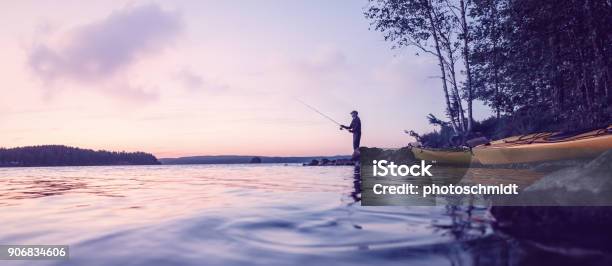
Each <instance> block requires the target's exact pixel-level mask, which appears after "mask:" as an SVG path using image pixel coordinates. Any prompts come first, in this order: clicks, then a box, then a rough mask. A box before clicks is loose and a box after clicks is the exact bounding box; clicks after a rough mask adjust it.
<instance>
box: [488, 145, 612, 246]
mask: <svg viewBox="0 0 612 266" xmlns="http://www.w3.org/2000/svg"><path fill="white" fill-rule="evenodd" d="M519 198H520V199H518V200H519V201H522V202H523V203H524V204H528V205H538V204H539V205H549V206H494V207H492V208H491V214H492V215H493V216H494V217H495V219H496V221H497V222H496V227H497V228H498V229H500V230H502V231H504V232H506V233H508V234H511V235H514V236H517V237H520V238H527V239H533V240H538V241H541V242H547V243H554V244H559V243H564V242H567V243H571V244H572V245H575V246H583V247H590V248H599V249H607V250H610V249H612V245H610V244H609V240H610V236H612V151H608V152H606V153H604V154H602V155H601V156H599V157H598V158H596V159H594V160H593V161H591V162H589V163H588V164H586V165H584V166H580V167H571V168H566V169H563V170H559V171H556V172H553V173H551V174H549V175H547V176H545V177H543V178H542V179H540V180H538V181H537V182H535V183H534V184H533V185H531V186H530V187H528V188H526V189H525V190H524V191H523V192H522V193H521V195H520V196H519Z"/></svg>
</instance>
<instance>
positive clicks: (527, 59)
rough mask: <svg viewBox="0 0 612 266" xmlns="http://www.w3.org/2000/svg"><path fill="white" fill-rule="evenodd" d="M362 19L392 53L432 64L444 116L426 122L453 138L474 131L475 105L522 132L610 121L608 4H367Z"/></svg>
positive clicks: (375, 0)
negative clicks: (409, 52)
mask: <svg viewBox="0 0 612 266" xmlns="http://www.w3.org/2000/svg"><path fill="white" fill-rule="evenodd" d="M365 16H366V18H368V19H369V20H370V22H371V29H373V30H376V31H379V32H382V33H383V34H384V38H385V40H387V41H389V42H392V43H393V48H401V47H406V46H411V47H416V48H417V49H418V51H419V54H427V55H431V56H433V57H434V58H436V61H437V64H438V66H439V77H440V80H441V88H442V90H443V91H444V97H445V102H446V108H445V110H446V118H447V120H445V121H441V120H440V119H437V118H435V117H433V119H432V117H430V121H432V120H433V121H436V122H439V123H442V124H443V125H448V126H449V127H451V128H452V131H453V132H454V133H455V134H458V135H463V136H466V135H470V134H471V133H472V132H474V131H475V128H476V127H478V123H475V121H474V119H473V112H472V103H473V101H474V100H481V101H483V102H484V103H485V104H486V105H488V106H489V107H490V108H491V109H492V111H493V113H494V114H495V115H494V117H493V118H492V120H495V121H497V122H498V123H502V122H503V123H504V124H506V126H508V125H507V124H508V123H510V124H511V125H512V126H513V127H515V130H516V128H518V131H520V132H521V133H530V132H534V131H539V130H564V131H572V130H579V129H587V128H593V127H601V126H605V125H607V124H610V123H611V115H610V114H611V113H612V88H611V84H610V83H611V78H610V60H611V58H612V43H611V37H612V36H611V35H612V2H610V1H607V0H584V1H575V0H370V1H369V5H368V7H367V9H366V11H365ZM489 122H491V121H489Z"/></svg>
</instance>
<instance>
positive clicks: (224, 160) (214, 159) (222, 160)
mask: <svg viewBox="0 0 612 266" xmlns="http://www.w3.org/2000/svg"><path fill="white" fill-rule="evenodd" d="M254 158H259V163H309V162H311V161H312V160H320V159H321V158H326V159H328V160H343V159H350V158H351V156H350V155H336V156H288V157H281V156H253V155H203V156H187V157H178V158H160V159H159V161H160V162H161V163H162V164H243V163H253V161H252V160H253V159H254Z"/></svg>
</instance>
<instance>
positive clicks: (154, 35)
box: [27, 5, 182, 94]
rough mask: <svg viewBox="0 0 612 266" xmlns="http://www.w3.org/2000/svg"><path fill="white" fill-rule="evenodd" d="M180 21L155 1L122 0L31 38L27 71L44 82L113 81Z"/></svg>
mask: <svg viewBox="0 0 612 266" xmlns="http://www.w3.org/2000/svg"><path fill="white" fill-rule="evenodd" d="M181 25H182V24H181V18H180V15H179V14H178V13H176V12H170V11H165V10H162V9H161V8H160V7H159V6H157V5H143V6H128V7H125V8H123V9H121V10H118V11H115V12H113V13H111V14H110V15H109V16H107V17H106V18H103V19H101V20H98V21H94V22H91V23H88V24H85V25H81V26H78V27H76V28H73V29H72V30H71V31H69V32H67V33H64V34H62V35H59V34H58V35H56V36H50V37H54V38H47V39H46V40H44V41H40V42H38V43H36V44H35V45H33V46H32V47H31V48H30V50H29V51H28V60H27V62H28V65H29V67H30V68H31V70H32V71H33V73H34V74H35V75H36V76H38V77H40V78H41V79H42V80H43V81H46V82H55V81H59V80H64V81H76V82H81V83H95V84H97V83H99V82H101V81H102V82H106V81H109V80H115V82H111V84H112V83H117V82H116V79H117V78H118V76H120V75H118V74H119V73H121V72H122V71H124V70H126V69H127V68H128V67H129V66H131V65H133V64H134V63H136V62H137V61H138V60H140V59H143V58H145V57H146V56H150V55H155V54H157V53H159V52H161V51H162V50H163V49H164V48H166V47H167V46H169V45H170V44H171V43H172V41H173V40H175V39H176V38H177V36H178V34H179V33H180V31H181V28H182V27H181ZM119 79H121V78H119ZM119 83H127V82H125V81H120V82H119ZM124 89H128V90H129V89H132V87H130V86H126V87H124ZM136 90H138V89H136ZM127 94H134V93H133V92H128V93H127Z"/></svg>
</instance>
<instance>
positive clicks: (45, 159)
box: [0, 145, 160, 167]
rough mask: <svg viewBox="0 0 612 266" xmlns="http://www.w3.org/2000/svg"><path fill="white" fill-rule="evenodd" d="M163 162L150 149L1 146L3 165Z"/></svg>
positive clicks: (0, 160)
mask: <svg viewBox="0 0 612 266" xmlns="http://www.w3.org/2000/svg"><path fill="white" fill-rule="evenodd" d="M149 164H160V162H159V161H158V160H157V158H155V156H153V155H152V154H149V153H144V152H114V151H104V150H100V151H94V150H89V149H80V148H74V147H67V146H62V145H43V146H29V147H18V148H10V149H6V148H0V167H2V166H87V165H149Z"/></svg>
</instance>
